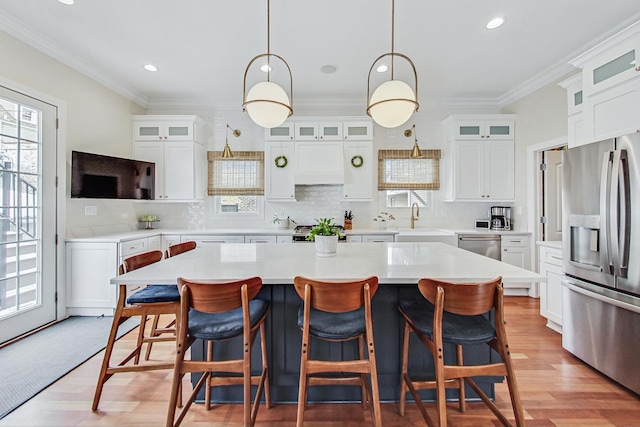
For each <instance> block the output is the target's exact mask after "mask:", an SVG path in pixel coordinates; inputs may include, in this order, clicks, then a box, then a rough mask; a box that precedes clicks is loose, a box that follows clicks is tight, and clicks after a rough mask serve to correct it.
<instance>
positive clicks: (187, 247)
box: [144, 240, 196, 360]
mask: <svg viewBox="0 0 640 427" xmlns="http://www.w3.org/2000/svg"><path fill="white" fill-rule="evenodd" d="M195 248H196V242H194V241H192V240H190V241H188V242H182V243H176V244H175V245H171V246H169V247H168V248H167V250H166V252H165V258H171V257H172V256H175V255H180V254H181V253H184V252H188V251H191V250H193V249H195ZM167 286H168V285H167ZM176 293H178V294H179V292H178V286H177V285H176ZM159 321H160V316H158V315H156V316H153V321H152V322H151V331H149V336H151V337H159V336H161V335H163V334H171V335H173V336H175V334H176V332H177V331H176V319H175V318H174V319H171V321H170V322H169V323H168V324H167V325H166V326H164V327H162V328H159V327H158V323H159ZM152 345H153V341H150V342H148V344H147V351H146V353H145V355H144V360H149V357H150V356H151V347H152Z"/></svg>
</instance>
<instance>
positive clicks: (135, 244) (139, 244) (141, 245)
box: [120, 238, 149, 258]
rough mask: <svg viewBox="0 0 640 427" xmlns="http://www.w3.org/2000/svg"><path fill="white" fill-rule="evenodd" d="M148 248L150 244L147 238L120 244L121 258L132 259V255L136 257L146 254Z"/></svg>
mask: <svg viewBox="0 0 640 427" xmlns="http://www.w3.org/2000/svg"><path fill="white" fill-rule="evenodd" d="M148 247H149V243H148V240H147V239H146V238H145V239H137V240H129V241H127V242H122V243H121V244H120V256H121V257H123V258H127V257H130V256H131V255H136V254H139V253H142V252H146V251H147V248H148Z"/></svg>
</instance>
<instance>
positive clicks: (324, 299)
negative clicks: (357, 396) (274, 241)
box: [293, 276, 382, 427]
mask: <svg viewBox="0 0 640 427" xmlns="http://www.w3.org/2000/svg"><path fill="white" fill-rule="evenodd" d="M293 283H294V286H295V289H296V292H297V293H298V295H299V296H300V297H301V298H302V299H303V305H302V307H301V310H299V311H298V326H300V328H301V329H302V349H301V357H300V388H299V390H298V415H297V423H296V425H297V427H302V425H303V423H304V410H305V407H306V405H307V391H308V387H309V386H319V385H331V384H340V385H357V386H360V387H361V390H362V404H363V406H364V405H365V404H366V402H367V400H368V401H369V402H370V404H371V409H372V420H373V424H374V425H375V426H376V427H380V426H381V425H382V419H381V414H380V397H379V390H378V373H377V369H376V352H375V346H374V343H373V322H372V316H371V298H372V297H373V295H375V293H376V291H377V289H378V278H377V277H369V278H367V279H364V280H356V281H343V282H324V281H319V280H314V279H309V278H306V277H301V276H298V277H296V278H295V279H294V281H293ZM311 337H314V338H317V339H320V340H326V341H350V340H358V355H359V359H356V360H338V361H330V360H312V359H310V357H309V353H310V351H311V345H310V344H311V339H310V338H311ZM365 348H366V350H365ZM365 353H366V357H365ZM345 373H348V374H352V375H351V376H345V375H344V374H345ZM330 374H334V376H330ZM367 375H368V376H369V382H367Z"/></svg>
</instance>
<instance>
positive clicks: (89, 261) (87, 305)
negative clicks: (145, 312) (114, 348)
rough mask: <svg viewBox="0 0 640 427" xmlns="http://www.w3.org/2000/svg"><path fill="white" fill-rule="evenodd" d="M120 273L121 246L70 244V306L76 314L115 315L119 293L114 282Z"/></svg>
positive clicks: (67, 248) (68, 296)
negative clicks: (119, 253)
mask: <svg viewBox="0 0 640 427" xmlns="http://www.w3.org/2000/svg"><path fill="white" fill-rule="evenodd" d="M117 274H118V245H117V243H79V242H77V243H76V242H74V243H67V244H66V277H67V306H68V307H70V308H73V309H72V310H70V311H71V312H72V314H79V315H88V314H91V315H93V314H95V315H99V314H104V315H108V316H112V315H113V308H114V307H115V306H116V295H117V292H118V291H117V286H115V285H112V284H111V283H110V280H111V278H112V277H114V276H116V275H117ZM82 309H85V310H88V311H87V312H82V311H81V310H82Z"/></svg>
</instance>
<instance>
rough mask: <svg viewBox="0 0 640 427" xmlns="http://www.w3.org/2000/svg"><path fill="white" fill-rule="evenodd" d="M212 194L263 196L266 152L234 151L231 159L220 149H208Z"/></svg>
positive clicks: (209, 183)
mask: <svg viewBox="0 0 640 427" xmlns="http://www.w3.org/2000/svg"><path fill="white" fill-rule="evenodd" d="M207 160H208V161H209V174H208V175H209V179H208V185H207V193H208V194H209V195H210V196H262V195H263V194H264V152H263V151H234V153H233V157H232V158H230V159H224V158H222V152H220V151H208V152H207Z"/></svg>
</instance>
